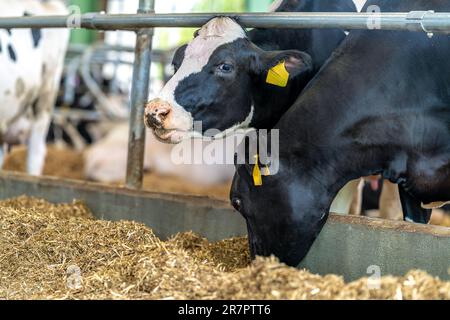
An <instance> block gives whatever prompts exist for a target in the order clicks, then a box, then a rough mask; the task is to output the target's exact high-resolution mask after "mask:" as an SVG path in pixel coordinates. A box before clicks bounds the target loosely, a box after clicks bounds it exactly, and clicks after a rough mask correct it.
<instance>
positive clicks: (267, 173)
mask: <svg viewBox="0 0 450 320" xmlns="http://www.w3.org/2000/svg"><path fill="white" fill-rule="evenodd" d="M264 176H266V177H267V176H270V169H269V167H268V166H266V168H265V169H264Z"/></svg>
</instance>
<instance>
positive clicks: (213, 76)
mask: <svg viewBox="0 0 450 320" xmlns="http://www.w3.org/2000/svg"><path fill="white" fill-rule="evenodd" d="M276 10H277V11H306V12H314V11H342V12H348V11H353V12H355V11H356V7H355V5H354V3H353V1H351V0H284V1H282V2H280V1H279V3H277V5H276ZM344 38H345V32H344V31H343V30H325V29H322V30H311V29H291V30H289V29H283V30H276V29H274V30H270V29H255V30H252V31H250V32H249V33H246V31H245V30H244V29H243V28H242V27H241V26H240V25H239V24H238V23H237V22H236V21H235V20H233V19H230V18H224V17H219V18H215V19H212V20H211V21H210V22H209V23H207V24H206V25H205V26H203V27H202V28H201V29H200V30H198V31H197V32H196V35H195V38H194V39H193V40H192V41H191V42H190V43H189V44H188V45H185V46H183V47H181V48H180V49H178V50H177V52H176V54H175V57H174V59H173V65H174V67H175V71H176V72H175V74H174V76H173V77H172V78H171V79H170V80H169V82H168V83H167V84H166V86H165V87H164V88H163V90H162V91H161V92H160V94H159V95H158V97H157V98H156V99H155V100H153V101H151V102H149V104H148V105H147V108H146V123H147V125H148V126H149V127H151V128H152V129H153V130H154V132H155V134H156V136H157V137H158V138H159V139H161V140H163V141H165V142H170V143H178V142H180V141H181V140H183V139H186V138H187V137H191V136H199V135H200V136H201V135H203V134H204V133H205V132H206V131H208V130H210V129H218V130H220V131H221V134H219V135H223V133H227V132H231V131H235V130H236V129H238V128H248V127H253V128H271V127H273V126H274V125H275V124H276V123H277V121H278V120H279V119H280V117H281V116H282V115H283V113H284V112H285V111H286V110H287V109H288V108H289V107H290V106H291V105H292V103H293V102H294V101H295V99H296V98H297V97H298V94H299V93H300V92H301V90H302V89H303V88H304V87H305V86H306V84H307V83H308V82H309V80H310V79H312V77H313V76H314V75H315V73H316V72H317V71H318V70H319V68H320V67H321V66H322V65H323V63H324V62H325V61H326V59H327V58H328V57H329V56H330V55H331V53H332V52H333V50H334V49H335V48H336V47H337V46H338V45H339V44H340V43H341V42H342V40H344ZM281 61H284V62H285V68H286V69H287V71H288V72H289V81H288V83H287V84H286V85H285V86H284V87H279V86H276V85H273V84H269V83H267V82H266V80H267V74H268V72H269V70H270V69H271V68H272V67H274V66H276V65H278V64H279V63H280V62H281ZM197 120H201V121H202V128H201V132H199V130H197V131H194V129H195V128H194V122H195V121H197ZM219 135H218V136H219Z"/></svg>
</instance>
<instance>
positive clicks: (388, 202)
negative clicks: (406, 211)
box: [379, 180, 403, 220]
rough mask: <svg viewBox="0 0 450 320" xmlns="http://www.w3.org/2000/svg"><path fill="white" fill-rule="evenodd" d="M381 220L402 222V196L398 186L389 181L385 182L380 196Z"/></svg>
mask: <svg viewBox="0 0 450 320" xmlns="http://www.w3.org/2000/svg"><path fill="white" fill-rule="evenodd" d="M379 204H380V218H382V219H389V220H401V219H402V217H403V213H402V207H401V205H400V196H399V193H398V187H397V185H396V184H394V183H392V182H390V181H389V180H384V181H383V188H382V189H381V195H380V202H379Z"/></svg>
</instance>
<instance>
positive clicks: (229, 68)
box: [217, 63, 234, 73]
mask: <svg viewBox="0 0 450 320" xmlns="http://www.w3.org/2000/svg"><path fill="white" fill-rule="evenodd" d="M217 69H218V70H219V71H220V72H222V73H231V72H233V70H234V66H233V65H232V64H229V63H222V64H220V65H218V66H217Z"/></svg>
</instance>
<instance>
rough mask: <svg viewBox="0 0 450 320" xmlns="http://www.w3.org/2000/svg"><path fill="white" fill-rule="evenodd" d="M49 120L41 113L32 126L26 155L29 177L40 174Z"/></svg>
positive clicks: (45, 148) (43, 160)
mask: <svg viewBox="0 0 450 320" xmlns="http://www.w3.org/2000/svg"><path fill="white" fill-rule="evenodd" d="M50 120H51V117H50V114H49V113H41V114H40V115H39V116H38V118H36V120H35V121H34V123H33V125H32V128H31V135H30V138H29V141H28V155H27V171H28V174H30V175H33V176H38V175H40V174H42V170H43V168H44V162H45V156H46V153H47V145H46V139H47V133H48V128H49V125H50Z"/></svg>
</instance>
